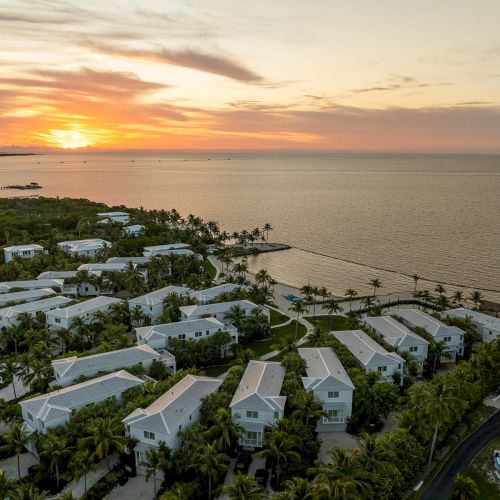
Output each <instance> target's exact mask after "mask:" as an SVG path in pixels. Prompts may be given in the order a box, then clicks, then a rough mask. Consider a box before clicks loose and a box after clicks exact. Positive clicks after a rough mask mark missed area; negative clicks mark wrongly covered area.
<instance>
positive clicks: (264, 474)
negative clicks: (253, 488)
mask: <svg viewBox="0 0 500 500" xmlns="http://www.w3.org/2000/svg"><path fill="white" fill-rule="evenodd" d="M268 478H269V472H268V471H267V470H266V469H257V470H256V471H255V482H256V483H257V484H258V485H259V486H262V487H263V488H265V487H266V486H267V479H268Z"/></svg>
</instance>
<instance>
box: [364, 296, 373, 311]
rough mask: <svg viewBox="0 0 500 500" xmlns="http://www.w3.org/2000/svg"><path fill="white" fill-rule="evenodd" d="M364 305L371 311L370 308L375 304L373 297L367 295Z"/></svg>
mask: <svg viewBox="0 0 500 500" xmlns="http://www.w3.org/2000/svg"><path fill="white" fill-rule="evenodd" d="M363 305H364V306H365V308H366V310H367V311H370V309H371V307H372V305H373V297H365V298H364V299H363Z"/></svg>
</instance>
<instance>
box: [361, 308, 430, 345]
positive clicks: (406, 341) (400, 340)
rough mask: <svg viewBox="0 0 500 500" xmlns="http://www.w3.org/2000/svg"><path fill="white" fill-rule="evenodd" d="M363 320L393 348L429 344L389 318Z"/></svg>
mask: <svg viewBox="0 0 500 500" xmlns="http://www.w3.org/2000/svg"><path fill="white" fill-rule="evenodd" d="M363 320H364V322H365V323H366V324H368V325H369V326H371V327H372V328H373V329H374V330H375V331H376V332H377V333H378V334H379V335H381V336H382V338H383V339H384V340H385V341H386V342H387V343H388V344H390V345H392V346H393V347H399V346H403V345H415V344H418V345H426V344H428V343H429V342H427V340H425V339H424V338H422V337H421V336H420V335H417V334H416V333H414V332H412V331H411V330H410V329H409V328H407V327H406V326H405V325H402V324H401V323H400V322H399V321H396V320H395V319H394V318H391V317H390V316H365V317H363Z"/></svg>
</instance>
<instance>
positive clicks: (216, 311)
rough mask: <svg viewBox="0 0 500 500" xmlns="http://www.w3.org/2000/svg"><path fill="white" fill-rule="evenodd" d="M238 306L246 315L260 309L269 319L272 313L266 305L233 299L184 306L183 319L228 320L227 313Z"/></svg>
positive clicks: (182, 310) (182, 308)
mask: <svg viewBox="0 0 500 500" xmlns="http://www.w3.org/2000/svg"><path fill="white" fill-rule="evenodd" d="M235 306H238V307H240V308H241V309H242V310H243V313H244V315H245V316H250V315H251V314H252V312H253V311H254V310H255V309H260V310H261V311H262V313H263V314H264V315H265V316H266V318H267V320H268V321H269V319H270V317H271V313H270V312H269V309H268V308H267V307H264V306H259V305H257V304H254V303H253V302H250V301H249V300H233V301H231V302H217V303H215V304H205V305H201V306H196V305H194V306H183V307H181V308H180V311H181V321H188V320H191V319H201V318H206V317H208V316H212V317H214V318H216V319H218V320H219V321H221V322H223V323H224V322H226V321H225V319H226V315H227V313H228V312H229V311H230V310H231V308H232V307H235Z"/></svg>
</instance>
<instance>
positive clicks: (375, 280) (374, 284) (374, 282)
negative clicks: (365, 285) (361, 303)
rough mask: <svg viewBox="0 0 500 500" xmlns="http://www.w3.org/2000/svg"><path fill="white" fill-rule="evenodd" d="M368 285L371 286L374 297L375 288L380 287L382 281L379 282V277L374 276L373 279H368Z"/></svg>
mask: <svg viewBox="0 0 500 500" xmlns="http://www.w3.org/2000/svg"><path fill="white" fill-rule="evenodd" d="M370 285H371V286H372V287H373V297H375V294H376V293H377V289H378V288H382V283H381V282H380V280H379V279H377V278H375V279H373V280H370Z"/></svg>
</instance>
